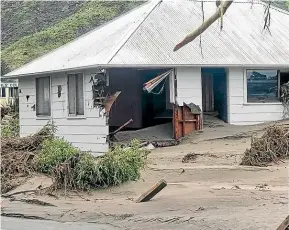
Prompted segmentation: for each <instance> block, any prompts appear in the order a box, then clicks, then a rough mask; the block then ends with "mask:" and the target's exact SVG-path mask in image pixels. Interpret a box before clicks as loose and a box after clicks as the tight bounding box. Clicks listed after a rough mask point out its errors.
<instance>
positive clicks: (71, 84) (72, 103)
mask: <svg viewBox="0 0 289 230" xmlns="http://www.w3.org/2000/svg"><path fill="white" fill-rule="evenodd" d="M68 114H74V115H76V76H75V75H68Z"/></svg>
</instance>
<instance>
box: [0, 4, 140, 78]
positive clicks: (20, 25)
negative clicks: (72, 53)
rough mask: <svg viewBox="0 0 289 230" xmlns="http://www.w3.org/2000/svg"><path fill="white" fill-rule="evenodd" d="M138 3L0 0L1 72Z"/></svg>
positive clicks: (13, 67) (31, 58)
mask: <svg viewBox="0 0 289 230" xmlns="http://www.w3.org/2000/svg"><path fill="white" fill-rule="evenodd" d="M141 3H142V2H139V1H138V2H98V1H87V2H85V1H66V2H64V1H63V2H62V1H1V8H2V13H1V30H2V41H1V50H2V59H1V67H2V68H1V73H2V74H3V73H7V72H9V71H10V70H13V69H15V68H17V67H19V66H21V65H23V64H25V63H27V62H29V61H31V60H33V59H35V58H36V57H38V56H41V55H43V54H45V53H47V52H49V51H51V50H53V49H55V48H57V47H59V46H61V45H63V44H65V43H67V42H69V41H71V40H73V39H75V38H76V37H78V36H80V35H82V34H84V33H86V32H88V31H90V30H92V29H93V28H95V27H97V26H99V25H101V24H103V23H105V22H107V21H109V20H111V19H113V18H115V17H117V16H119V15H121V14H123V13H125V12H127V11H129V10H131V9H133V8H134V7H136V6H138V5H140V4H141Z"/></svg>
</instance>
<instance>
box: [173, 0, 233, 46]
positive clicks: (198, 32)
mask: <svg viewBox="0 0 289 230" xmlns="http://www.w3.org/2000/svg"><path fill="white" fill-rule="evenodd" d="M232 3H233V1H223V2H222V3H221V4H220V6H219V7H218V9H217V11H216V12H215V13H214V14H213V15H212V16H211V17H209V18H208V19H207V20H206V21H204V23H202V25H201V26H199V27H198V28H197V29H196V30H194V31H193V32H192V33H190V34H188V35H187V36H186V37H185V38H184V39H183V40H182V41H181V42H180V43H178V44H177V45H176V46H175V47H174V51H177V50H179V49H180V48H182V47H183V46H185V45H187V44H188V43H190V42H192V41H193V40H195V39H196V38H197V37H198V36H199V35H201V34H202V33H203V32H204V31H205V30H206V29H208V28H209V27H210V26H211V25H212V24H213V23H214V22H215V21H217V19H218V18H220V17H221V18H222V17H223V15H224V14H225V13H226V11H227V9H228V8H229V7H230V5H231V4H232ZM221 29H222V24H221Z"/></svg>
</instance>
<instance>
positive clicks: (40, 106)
mask: <svg viewBox="0 0 289 230" xmlns="http://www.w3.org/2000/svg"><path fill="white" fill-rule="evenodd" d="M36 115H42V116H44V115H45V116H50V115H51V105H50V77H41V78H36Z"/></svg>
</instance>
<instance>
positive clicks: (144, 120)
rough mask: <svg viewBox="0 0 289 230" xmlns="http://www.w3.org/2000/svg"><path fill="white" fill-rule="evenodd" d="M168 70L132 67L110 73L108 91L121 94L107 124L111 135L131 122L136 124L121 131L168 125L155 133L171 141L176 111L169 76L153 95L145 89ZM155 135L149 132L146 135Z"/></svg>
mask: <svg viewBox="0 0 289 230" xmlns="http://www.w3.org/2000/svg"><path fill="white" fill-rule="evenodd" d="M167 71H168V70H167V69H129V68H127V69H123V68H122V69H111V70H110V71H109V86H108V92H111V93H114V92H116V91H121V93H120V95H119V96H118V98H117V99H116V101H115V103H114V104H113V105H112V107H111V110H110V114H109V121H108V123H109V127H110V132H113V131H115V130H116V129H118V128H119V127H120V126H122V125H123V124H125V123H126V122H128V121H129V120H130V119H132V120H133V121H132V122H130V123H129V124H128V125H126V126H125V127H124V128H122V131H128V130H130V131H133V130H140V129H144V128H147V127H154V126H156V125H162V124H165V126H164V127H161V128H158V129H155V131H154V132H155V133H154V134H155V135H158V136H163V137H164V136H165V137H164V138H172V135H173V134H172V133H173V130H172V129H173V128H172V119H173V111H172V105H170V90H169V77H166V78H164V80H162V81H160V82H159V84H157V86H156V87H155V88H153V90H151V91H150V92H147V91H145V90H144V84H145V83H147V82H148V81H150V80H152V79H154V78H155V77H157V76H159V75H161V74H163V73H165V72H167ZM158 132H162V134H161V133H158ZM164 133H165V134H166V135H164ZM154 134H152V133H151V134H150V133H149V132H148V134H147V135H154Z"/></svg>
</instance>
